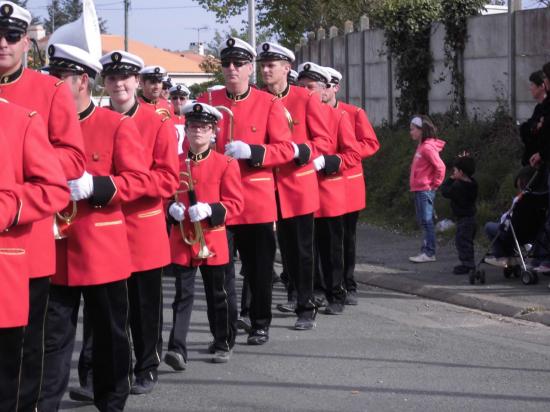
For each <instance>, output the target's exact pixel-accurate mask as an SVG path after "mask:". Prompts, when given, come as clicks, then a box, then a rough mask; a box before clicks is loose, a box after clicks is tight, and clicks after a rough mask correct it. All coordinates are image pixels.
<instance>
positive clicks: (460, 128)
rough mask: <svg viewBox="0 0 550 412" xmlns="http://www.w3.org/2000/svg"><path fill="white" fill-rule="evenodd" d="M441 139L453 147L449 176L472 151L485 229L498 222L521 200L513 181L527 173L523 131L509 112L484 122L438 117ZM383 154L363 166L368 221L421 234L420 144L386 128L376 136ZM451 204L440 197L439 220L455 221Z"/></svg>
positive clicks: (448, 150)
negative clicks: (412, 175)
mask: <svg viewBox="0 0 550 412" xmlns="http://www.w3.org/2000/svg"><path fill="white" fill-rule="evenodd" d="M433 120H434V121H435V123H436V124H437V125H438V128H439V132H438V137H439V138H441V139H443V140H445V141H446V142H447V144H446V145H445V148H444V150H443V152H442V153H441V157H442V159H443V161H444V162H445V164H446V165H447V176H448V175H449V173H450V172H451V167H452V164H453V161H454V159H455V157H456V155H457V154H458V153H459V152H461V151H463V150H466V151H468V152H469V153H470V154H471V155H472V156H473V157H474V158H475V160H476V173H475V175H474V177H475V179H476V180H477V182H478V184H479V194H478V202H477V206H478V214H477V222H478V225H479V227H480V228H481V227H482V225H483V224H484V223H485V222H487V221H489V220H494V219H497V218H498V217H499V216H500V215H501V214H502V213H503V211H505V210H506V209H507V208H508V207H509V206H510V204H511V200H512V197H513V196H514V195H515V188H514V187H513V178H514V176H515V174H516V173H517V171H518V170H519V169H520V167H521V163H520V156H521V150H522V146H521V142H520V140H519V137H518V134H517V128H516V126H515V125H514V123H513V122H512V120H511V119H510V118H509V117H508V116H506V115H505V113H504V111H502V110H497V111H496V112H495V113H494V114H493V115H491V116H490V117H488V118H487V119H484V120H468V119H459V118H456V116H454V115H452V114H445V115H434V116H433ZM376 133H377V136H378V139H379V141H380V150H379V151H378V153H376V154H375V155H374V156H373V157H371V158H369V159H366V160H365V161H364V162H363V167H364V170H365V176H366V182H367V209H366V210H365V211H364V212H363V214H362V218H363V220H364V221H368V222H373V223H375V224H378V225H382V226H385V227H389V228H393V229H397V230H403V231H410V230H416V229H417V225H416V222H415V217H414V203H413V200H412V194H411V193H410V192H409V172H410V164H411V161H412V156H413V154H414V151H415V149H416V144H415V143H414V142H413V141H412V140H411V138H410V137H409V132H408V128H407V129H392V128H389V127H382V128H378V129H377V130H376ZM449 203H450V202H449V200H447V199H445V198H443V196H441V195H440V194H438V196H436V204H435V208H436V213H437V218H438V219H443V218H451V219H453V216H452V213H451V208H450V204H449Z"/></svg>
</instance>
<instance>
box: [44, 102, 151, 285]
mask: <svg viewBox="0 0 550 412" xmlns="http://www.w3.org/2000/svg"><path fill="white" fill-rule="evenodd" d="M80 117H81V120H80V126H81V128H82V134H83V136H84V148H85V150H86V159H87V164H86V170H87V172H88V173H90V174H91V175H92V176H94V193H93V195H92V197H91V198H90V199H83V200H81V201H79V202H78V203H77V213H76V217H75V219H74V221H73V222H72V223H71V225H70V226H69V228H68V230H67V237H66V238H65V239H60V240H57V241H56V244H57V271H56V273H55V275H54V276H53V278H52V283H54V284H58V285H66V286H89V285H99V284H104V283H109V282H115V281H117V280H121V279H126V278H127V277H129V276H130V273H131V269H132V268H131V261H130V249H129V247H128V239H127V233H126V224H125V219H124V214H123V213H122V206H121V205H122V204H124V203H125V202H129V201H132V200H135V199H137V198H138V197H140V196H142V195H143V194H144V193H145V191H146V190H147V187H148V186H149V179H150V177H149V170H148V167H147V166H146V163H145V158H144V153H143V148H142V146H141V142H140V139H139V137H140V134H139V130H138V129H137V127H136V125H135V123H134V121H133V120H132V119H130V118H129V117H126V116H122V115H121V114H119V113H116V112H113V111H111V110H108V109H105V108H101V107H94V106H93V104H91V105H90V106H89V107H88V108H87V109H86V110H85V111H84V112H82V113H81V114H80ZM105 179H109V180H108V181H107V183H106V182H105Z"/></svg>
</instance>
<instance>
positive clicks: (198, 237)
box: [174, 159, 214, 259]
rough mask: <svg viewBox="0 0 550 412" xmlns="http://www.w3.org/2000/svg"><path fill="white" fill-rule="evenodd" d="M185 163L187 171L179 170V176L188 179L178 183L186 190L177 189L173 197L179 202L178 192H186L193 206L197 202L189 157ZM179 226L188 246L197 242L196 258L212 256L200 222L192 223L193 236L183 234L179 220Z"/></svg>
mask: <svg viewBox="0 0 550 412" xmlns="http://www.w3.org/2000/svg"><path fill="white" fill-rule="evenodd" d="M185 165H186V167H187V172H180V178H181V176H185V177H187V179H188V180H187V181H185V180H180V185H181V184H184V185H186V186H187V190H177V191H176V193H175V195H174V199H175V200H176V202H179V199H178V194H179V193H184V192H187V193H188V196H189V205H190V206H194V205H196V204H197V197H196V193H195V185H194V184H193V176H192V174H191V159H185ZM179 227H180V233H181V237H182V239H183V241H184V242H185V243H187V244H188V245H189V246H193V245H194V244H196V243H199V245H200V249H199V251H198V253H197V256H196V259H208V258H210V257H212V256H214V254H213V253H212V252H210V250H209V249H208V246H207V245H206V239H205V237H204V231H203V230H202V225H201V222H194V223H193V227H194V229H195V235H194V236H193V237H187V236H186V235H185V231H184V228H183V221H181V222H180V224H179Z"/></svg>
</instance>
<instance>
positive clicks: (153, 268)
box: [100, 51, 179, 394]
mask: <svg viewBox="0 0 550 412" xmlns="http://www.w3.org/2000/svg"><path fill="white" fill-rule="evenodd" d="M100 62H101V64H103V71H102V76H103V79H104V83H105V90H106V91H107V93H108V94H109V96H110V97H111V106H112V108H113V110H115V111H117V112H119V113H122V114H125V115H127V116H129V117H131V118H133V119H134V121H135V122H136V125H137V126H138V129H139V131H140V133H141V134H140V136H136V138H137V139H139V140H140V142H141V144H142V146H143V151H144V155H145V158H146V160H145V162H146V165H147V167H148V168H149V173H150V176H151V182H150V184H149V185H148V187H147V190H146V192H145V194H144V195H143V196H142V197H140V198H139V199H137V200H134V201H132V202H129V203H125V204H124V205H123V206H122V211H123V212H124V216H125V219H126V226H127V230H128V241H129V245H130V253H131V257H132V276H131V277H130V279H128V294H129V298H130V329H131V332H132V342H133V346H134V352H135V356H136V364H135V366H134V375H135V381H134V384H133V386H132V392H131V393H132V394H144V393H149V392H151V391H152V390H153V388H154V386H155V384H156V383H157V379H158V377H157V369H158V365H159V363H160V359H161V358H160V357H161V352H162V336H161V332H162V275H163V270H164V267H165V266H167V265H168V264H169V263H170V244H169V241H168V234H167V232H166V222H165V214H164V210H163V206H162V200H163V199H164V198H168V197H171V196H172V195H173V194H174V193H175V191H176V188H177V187H178V182H179V179H178V155H177V136H176V130H175V127H174V124H173V123H172V121H171V120H170V119H169V118H168V117H166V116H164V117H163V116H161V115H159V114H157V113H155V112H154V111H152V110H147V109H143V108H142V105H141V104H140V103H139V102H138V100H137V99H136V98H135V92H136V89H137V86H138V73H139V71H140V70H141V69H142V68H143V60H141V58H139V57H138V56H135V55H133V54H131V53H128V52H125V51H113V52H111V53H108V54H106V55H104V56H103V57H101V59H100Z"/></svg>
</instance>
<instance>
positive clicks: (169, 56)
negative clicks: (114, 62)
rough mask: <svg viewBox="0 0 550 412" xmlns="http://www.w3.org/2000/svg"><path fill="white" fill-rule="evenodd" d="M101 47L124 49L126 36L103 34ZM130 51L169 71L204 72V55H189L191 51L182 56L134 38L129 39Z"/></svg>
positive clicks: (148, 63)
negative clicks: (201, 64) (201, 63)
mask: <svg viewBox="0 0 550 412" xmlns="http://www.w3.org/2000/svg"><path fill="white" fill-rule="evenodd" d="M101 47H102V49H103V53H109V52H112V51H113V50H124V36H118V35H113V34H102V35H101ZM128 51H129V52H130V53H133V54H136V55H138V56H139V57H141V58H142V59H143V60H144V62H145V65H146V66H150V65H159V66H162V67H164V68H165V69H166V70H167V71H168V73H197V74H198V73H204V71H203V70H202V69H201V68H200V67H199V64H200V62H202V60H204V58H205V57H204V56H200V55H197V54H194V55H193V56H189V54H190V53H189V52H186V53H185V56H182V55H181V54H179V53H174V52H169V51H166V50H163V49H159V48H157V47H154V46H150V45H148V44H146V43H143V42H140V41H137V40H132V39H128Z"/></svg>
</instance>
